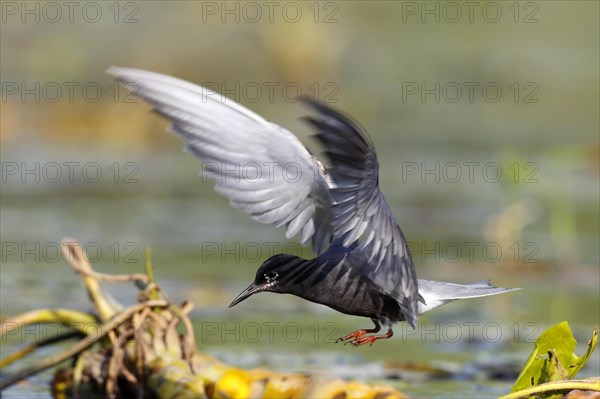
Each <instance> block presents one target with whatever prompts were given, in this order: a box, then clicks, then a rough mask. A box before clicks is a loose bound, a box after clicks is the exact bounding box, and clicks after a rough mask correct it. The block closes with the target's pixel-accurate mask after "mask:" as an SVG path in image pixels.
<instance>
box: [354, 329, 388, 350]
mask: <svg viewBox="0 0 600 399" xmlns="http://www.w3.org/2000/svg"><path fill="white" fill-rule="evenodd" d="M391 336H392V332H391V331H388V332H387V333H386V334H383V335H369V336H367V337H361V338H357V339H355V340H354V341H352V342H349V344H351V345H352V346H355V347H356V346H361V345H364V344H371V346H373V343H374V342H375V341H377V340H378V339H388V338H389V337H391Z"/></svg>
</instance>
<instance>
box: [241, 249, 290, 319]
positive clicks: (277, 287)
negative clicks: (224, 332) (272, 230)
mask: <svg viewBox="0 0 600 399" xmlns="http://www.w3.org/2000/svg"><path fill="white" fill-rule="evenodd" d="M298 259H300V258H298V257H297V256H294V255H287V254H279V255H275V256H272V257H270V258H269V259H267V260H266V261H265V262H264V263H263V264H262V265H261V266H260V267H259V268H258V270H257V272H256V277H255V278H254V281H253V282H252V284H250V286H249V287H248V288H246V289H245V290H244V291H243V292H242V293H241V294H239V295H238V296H237V297H236V298H235V299H234V300H233V302H231V305H229V307H230V308H231V307H233V306H235V305H237V304H238V303H240V302H242V301H243V300H244V299H246V298H248V297H250V296H252V295H254V294H256V293H257V292H263V291H270V292H279V293H285V292H287V290H286V289H285V281H286V275H288V273H289V272H290V270H291V269H293V268H294V267H295V265H296V264H297V262H295V260H298Z"/></svg>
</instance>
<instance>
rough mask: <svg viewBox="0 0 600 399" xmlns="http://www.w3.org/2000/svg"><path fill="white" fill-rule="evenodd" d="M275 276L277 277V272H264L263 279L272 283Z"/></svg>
mask: <svg viewBox="0 0 600 399" xmlns="http://www.w3.org/2000/svg"><path fill="white" fill-rule="evenodd" d="M277 277H279V273H277V272H269V273H265V280H267V282H268V283H269V284H273V283H274V282H275V280H276V279H277Z"/></svg>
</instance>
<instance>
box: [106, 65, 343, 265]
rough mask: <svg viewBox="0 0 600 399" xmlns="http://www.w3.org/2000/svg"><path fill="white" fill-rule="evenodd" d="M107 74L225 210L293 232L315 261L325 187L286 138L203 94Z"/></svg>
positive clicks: (134, 75) (302, 150)
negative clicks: (160, 126) (187, 159)
mask: <svg viewBox="0 0 600 399" xmlns="http://www.w3.org/2000/svg"><path fill="white" fill-rule="evenodd" d="M107 73H108V74H110V75H112V76H114V77H115V78H116V79H117V80H118V81H120V82H121V83H123V84H124V85H125V86H126V87H128V88H129V89H131V90H132V92H133V94H134V95H135V96H137V97H139V98H141V99H143V100H145V101H147V102H148V103H150V104H151V105H152V106H153V107H154V110H155V111H156V112H158V113H159V114H161V115H163V116H165V117H166V118H167V119H169V120H170V121H171V122H172V124H171V126H170V127H169V130H170V131H171V132H173V133H175V134H177V135H178V136H180V137H182V138H183V139H184V140H186V141H187V145H186V149H187V150H188V151H190V152H191V153H192V154H194V155H196V156H197V157H199V158H200V159H201V160H202V161H203V162H204V171H203V173H205V174H207V175H208V176H209V177H210V178H212V179H213V180H214V181H215V182H216V185H215V190H216V191H217V192H219V193H220V194H222V195H224V196H225V197H227V198H228V199H229V201H230V204H231V205H232V206H233V207H235V208H239V209H242V210H244V211H246V212H247V213H249V214H250V215H251V216H252V217H253V218H254V219H256V220H257V221H259V222H262V223H271V224H274V225H276V226H281V225H286V226H287V230H286V237H288V238H291V237H293V236H295V235H296V234H297V233H299V232H301V233H302V235H301V241H302V243H303V244H306V243H307V242H308V241H309V240H312V246H313V250H314V251H315V252H316V253H322V252H323V251H324V250H325V249H327V247H328V245H329V242H330V231H331V228H330V226H329V220H328V215H329V209H328V207H329V205H330V198H329V189H330V188H331V184H332V183H331V179H330V178H329V177H328V176H327V172H326V171H325V169H324V168H323V166H322V165H321V163H320V162H319V161H318V160H317V159H316V158H315V157H313V156H312V155H311V154H310V152H309V151H308V150H307V149H306V147H305V146H304V145H303V144H302V143H301V142H300V141H299V140H298V139H297V138H296V136H294V135H293V134H292V133H290V132H289V131H287V130H285V129H283V128H281V127H280V126H278V125H276V124H273V123H270V122H268V121H266V120H265V119H263V118H262V117H261V116H259V115H257V114H255V113H253V112H252V111H250V110H248V109H246V108H244V107H242V106H241V105H239V104H237V103H235V102H234V101H232V100H230V99H228V98H226V97H224V96H221V95H220V94H217V93H215V92H213V91H211V90H209V89H206V88H204V87H201V86H197V85H194V84H192V83H189V82H186V81H183V80H180V79H176V78H172V77H169V76H166V75H162V74H158V73H153V72H148V71H143V70H138V69H130V68H119V67H111V68H109V69H108V70H107Z"/></svg>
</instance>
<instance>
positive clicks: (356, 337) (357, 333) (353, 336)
mask: <svg viewBox="0 0 600 399" xmlns="http://www.w3.org/2000/svg"><path fill="white" fill-rule="evenodd" d="M366 333H367V332H366V331H365V330H356V331H353V332H351V333H350V334H348V335H346V336H344V337H340V338H338V339H336V340H335V343H336V344H337V343H338V342H344V341H348V340H350V339H354V341H348V342H344V345H346V344H353V343H354V342H355V341H356V340H359V339H361V338H363V336H364V335H365V334H366Z"/></svg>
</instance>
